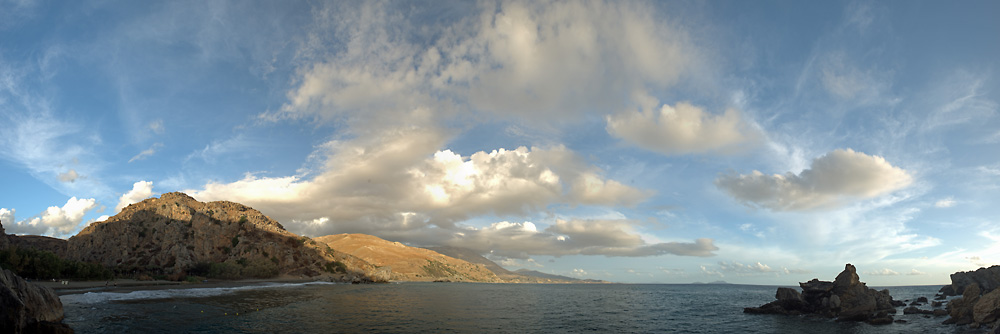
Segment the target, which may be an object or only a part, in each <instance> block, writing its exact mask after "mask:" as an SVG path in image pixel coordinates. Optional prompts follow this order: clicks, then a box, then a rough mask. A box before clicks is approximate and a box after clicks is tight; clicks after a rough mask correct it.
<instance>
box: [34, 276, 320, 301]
mask: <svg viewBox="0 0 1000 334" xmlns="http://www.w3.org/2000/svg"><path fill="white" fill-rule="evenodd" d="M326 281H327V280H324V279H323V277H312V278H301V277H289V276H286V277H275V278H263V279H240V280H220V279H214V280H207V281H205V282H197V283H192V282H178V281H166V280H152V281H139V280H135V279H117V280H112V281H69V282H68V283H67V284H62V283H61V282H59V281H55V282H52V281H33V282H31V283H32V284H37V285H40V286H44V287H48V288H50V289H52V290H53V291H55V293H56V295H58V296H65V295H75V294H84V293H87V292H120V293H128V292H132V291H141V290H166V289H199V288H225V287H238V286H248V285H255V284H264V283H309V282H326Z"/></svg>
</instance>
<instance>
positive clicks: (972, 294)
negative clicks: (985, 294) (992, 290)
mask: <svg viewBox="0 0 1000 334" xmlns="http://www.w3.org/2000/svg"><path fill="white" fill-rule="evenodd" d="M979 293H980V289H979V285H978V284H975V283H973V284H970V285H966V286H965V290H964V291H963V292H962V298H955V299H952V300H951V301H950V302H948V306H947V310H948V315H950V316H951V318H949V319H948V320H946V321H945V323H953V324H956V325H968V324H971V323H973V322H974V319H973V317H972V308H973V306H975V305H976V302H978V301H979Z"/></svg>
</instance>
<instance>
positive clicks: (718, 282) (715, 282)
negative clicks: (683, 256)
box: [691, 281, 732, 284]
mask: <svg viewBox="0 0 1000 334" xmlns="http://www.w3.org/2000/svg"><path fill="white" fill-rule="evenodd" d="M691 284H732V283H729V282H726V281H712V282H708V283H705V282H693V283H691Z"/></svg>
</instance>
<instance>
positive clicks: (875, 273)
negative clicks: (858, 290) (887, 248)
mask: <svg viewBox="0 0 1000 334" xmlns="http://www.w3.org/2000/svg"><path fill="white" fill-rule="evenodd" d="M864 274H865V275H872V276H899V273H898V272H896V271H895V270H892V269H889V268H882V269H881V270H875V271H866V272H864Z"/></svg>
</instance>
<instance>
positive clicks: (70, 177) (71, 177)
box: [59, 169, 80, 182]
mask: <svg viewBox="0 0 1000 334" xmlns="http://www.w3.org/2000/svg"><path fill="white" fill-rule="evenodd" d="M79 177H80V174H77V173H76V170H73V169H70V170H68V171H66V172H65V173H60V174H59V181H61V182H75V181H76V179H77V178H79Z"/></svg>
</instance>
